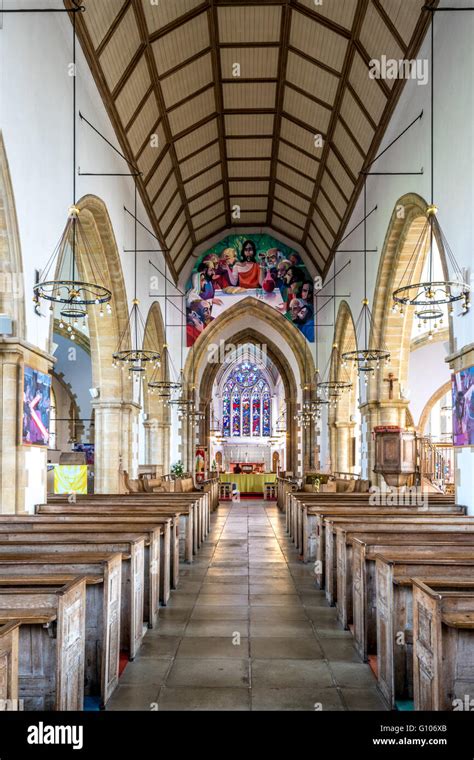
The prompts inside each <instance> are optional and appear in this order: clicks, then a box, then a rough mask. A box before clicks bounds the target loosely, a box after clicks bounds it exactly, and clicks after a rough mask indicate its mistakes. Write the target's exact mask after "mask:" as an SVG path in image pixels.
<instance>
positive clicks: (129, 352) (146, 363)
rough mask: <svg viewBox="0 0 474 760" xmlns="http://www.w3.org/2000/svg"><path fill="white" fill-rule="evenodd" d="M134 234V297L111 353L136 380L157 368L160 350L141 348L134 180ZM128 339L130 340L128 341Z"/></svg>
mask: <svg viewBox="0 0 474 760" xmlns="http://www.w3.org/2000/svg"><path fill="white" fill-rule="evenodd" d="M134 224H135V228H134V229H135V234H134V243H135V245H134V297H133V301H132V308H131V310H130V313H129V315H128V320H127V324H126V325H125V328H124V329H123V332H122V334H121V336H120V338H119V343H118V346H117V349H116V350H115V352H114V353H113V354H112V357H113V363H112V366H113V367H120V368H121V369H122V370H125V368H127V369H128V377H129V379H131V378H132V377H133V378H134V379H135V381H137V382H138V379H139V378H144V377H145V373H146V370H147V367H153V369H157V368H158V367H159V366H160V358H161V355H160V352H159V351H157V350H155V349H145V348H143V338H144V336H145V322H144V320H143V317H142V314H141V311H140V308H139V300H138V298H137V183H136V182H135V221H134ZM129 341H130V342H129Z"/></svg>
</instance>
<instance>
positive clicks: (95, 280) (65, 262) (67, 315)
mask: <svg viewBox="0 0 474 760" xmlns="http://www.w3.org/2000/svg"><path fill="white" fill-rule="evenodd" d="M72 23H73V45H72V54H73V60H72V66H73V77H72V82H73V85H72V205H71V207H70V208H69V212H68V219H67V222H66V226H65V228H64V230H63V232H62V235H61V237H60V239H59V242H58V244H57V245H56V247H55V249H54V251H53V253H52V254H51V256H50V258H49V260H48V262H47V264H46V266H45V268H44V269H43V271H42V273H41V279H40V281H39V282H37V283H36V284H35V285H34V287H33V301H34V302H35V303H37V304H39V303H40V301H41V300H44V301H48V302H49V304H50V306H49V310H50V311H54V307H55V304H58V305H59V316H60V322H59V327H60V328H61V329H66V330H67V333H68V337H70V339H71V340H75V334H74V328H75V327H76V328H77V327H78V326H79V322H80V321H81V322H82V326H83V327H85V326H86V324H87V319H88V314H87V307H88V306H100V311H99V315H100V316H101V317H102V316H103V315H104V308H103V307H104V304H105V311H106V313H107V314H110V313H111V311H112V309H111V306H110V300H111V298H112V292H111V291H110V290H109V288H107V287H106V286H105V284H104V281H103V278H102V277H101V274H100V272H99V270H98V268H97V267H96V265H95V261H94V259H95V256H96V254H95V253H94V251H93V247H92V245H91V244H90V242H89V240H88V238H87V235H86V232H85V229H84V225H83V224H82V223H81V221H80V219H79V215H80V210H79V209H78V208H77V206H76V14H75V13H73V14H72ZM78 251H80V254H81V259H82V268H83V270H84V271H86V272H87V277H88V280H90V281H86V280H85V279H84V278H81V277H80V276H78V267H77V261H76V255H77V252H78Z"/></svg>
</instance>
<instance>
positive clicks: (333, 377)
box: [316, 251, 352, 404]
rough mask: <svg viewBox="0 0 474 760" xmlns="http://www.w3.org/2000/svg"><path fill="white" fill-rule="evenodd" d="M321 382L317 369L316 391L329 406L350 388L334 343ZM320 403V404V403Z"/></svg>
mask: <svg viewBox="0 0 474 760" xmlns="http://www.w3.org/2000/svg"><path fill="white" fill-rule="evenodd" d="M336 280H337V270H336V251H334V277H333V323H334V331H335V330H336ZM322 377H323V380H322V381H321V380H318V378H319V369H317V370H316V391H317V394H318V397H319V399H320V400H321V401H326V402H328V403H329V404H330V403H331V399H334V398H337V399H339V398H340V396H342V394H344V393H348V392H349V391H350V390H351V388H352V382H351V379H350V377H349V375H348V374H347V372H346V369H345V365H344V362H343V360H342V358H341V354H340V352H339V346H338V344H337V343H336V341H334V343H333V344H332V349H331V355H330V357H329V360H328V363H327V365H326V368H325V371H324V374H323V376H322ZM321 401H320V403H321Z"/></svg>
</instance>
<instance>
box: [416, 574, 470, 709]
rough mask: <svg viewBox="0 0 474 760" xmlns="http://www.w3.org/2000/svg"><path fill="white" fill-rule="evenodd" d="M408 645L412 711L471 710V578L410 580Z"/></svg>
mask: <svg viewBox="0 0 474 760" xmlns="http://www.w3.org/2000/svg"><path fill="white" fill-rule="evenodd" d="M413 642H414V644H413V647H414V650H413V696H414V703H415V710H453V709H458V710H459V709H462V710H466V709H467V710H471V709H472V707H471V699H472V680H473V677H472V667H473V662H474V579H471V580H457V579H453V580H451V581H441V580H438V579H433V578H429V579H424V580H421V579H418V578H414V579H413ZM466 694H468V695H470V696H468V698H467V701H468V704H467V705H466V704H465V702H466Z"/></svg>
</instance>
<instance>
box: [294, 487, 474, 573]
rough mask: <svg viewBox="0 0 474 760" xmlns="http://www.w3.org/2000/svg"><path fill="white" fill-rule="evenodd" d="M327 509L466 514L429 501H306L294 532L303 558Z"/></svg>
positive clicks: (336, 511)
mask: <svg viewBox="0 0 474 760" xmlns="http://www.w3.org/2000/svg"><path fill="white" fill-rule="evenodd" d="M324 510H325V511H326V512H327V513H328V514H329V512H330V513H331V514H351V513H352V514H362V513H365V512H366V513H367V514H370V513H381V514H387V515H390V514H392V515H396V514H408V513H411V512H416V513H417V514H418V513H421V514H439V515H446V516H449V515H451V514H453V515H458V516H464V512H465V510H464V508H461V507H456V508H454V507H450V506H449V505H436V504H431V503H429V504H428V505H426V506H412V507H410V506H407V507H380V506H379V507H377V506H371V505H370V504H368V503H365V504H364V503H357V504H347V503H346V504H345V503H337V504H333V503H332V502H331V501H330V500H328V501H327V503H324V502H320V503H318V504H308V503H305V502H301V503H299V504H298V505H297V506H296V508H295V513H294V514H295V521H294V532H293V533H292V538H293V541H294V542H295V545H296V548H297V549H299V551H300V553H302V554H303V559H304V560H305V561H308V559H311V556H309V557H308V556H306V555H307V554H309V555H310V554H311V545H312V544H313V545H314V540H315V536H314V529H315V527H316V519H315V518H316V516H317V515H318V514H320V513H321V512H322V511H324Z"/></svg>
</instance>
